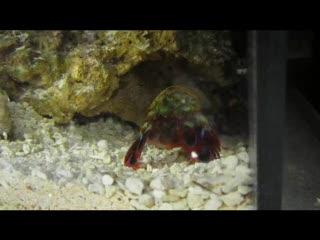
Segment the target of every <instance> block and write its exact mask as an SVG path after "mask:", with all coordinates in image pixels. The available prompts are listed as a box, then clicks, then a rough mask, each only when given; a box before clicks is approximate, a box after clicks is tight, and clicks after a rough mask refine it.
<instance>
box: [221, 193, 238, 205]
mask: <svg viewBox="0 0 320 240" xmlns="http://www.w3.org/2000/svg"><path fill="white" fill-rule="evenodd" d="M220 198H221V200H222V201H223V202H224V203H225V204H226V205H227V206H228V207H234V206H236V205H239V204H240V203H241V202H242V201H243V197H242V196H241V194H240V193H239V192H232V193H228V194H226V195H223V196H221V197H220Z"/></svg>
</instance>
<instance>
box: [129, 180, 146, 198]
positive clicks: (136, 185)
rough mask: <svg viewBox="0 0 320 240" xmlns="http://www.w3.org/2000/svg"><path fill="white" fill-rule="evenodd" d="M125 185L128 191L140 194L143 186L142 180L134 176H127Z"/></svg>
mask: <svg viewBox="0 0 320 240" xmlns="http://www.w3.org/2000/svg"><path fill="white" fill-rule="evenodd" d="M125 186H126V188H127V189H128V190H129V192H132V193H134V194H137V195H141V194H142V191H143V188H144V184H143V182H142V181H141V180H140V179H139V178H135V177H130V178H127V180H126V183H125Z"/></svg>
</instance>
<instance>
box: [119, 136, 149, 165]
mask: <svg viewBox="0 0 320 240" xmlns="http://www.w3.org/2000/svg"><path fill="white" fill-rule="evenodd" d="M146 140H147V133H145V134H143V135H140V137H139V138H138V139H137V140H136V141H135V142H134V143H133V144H132V145H131V147H130V148H129V150H128V152H127V154H126V157H125V160H124V164H125V165H126V166H127V167H131V168H133V169H135V170H137V169H139V168H140V167H141V165H142V164H141V161H140V160H141V153H142V151H143V148H144V145H145V143H146Z"/></svg>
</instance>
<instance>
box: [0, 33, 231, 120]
mask: <svg viewBox="0 0 320 240" xmlns="http://www.w3.org/2000/svg"><path fill="white" fill-rule="evenodd" d="M231 49H232V48H231V42H230V37H229V34H228V32H227V31H226V32H225V31H1V32H0V63H1V64H0V65H1V67H0V87H2V88H3V89H5V90H6V91H7V92H8V95H9V96H10V97H13V98H14V99H17V100H18V99H20V100H25V101H28V102H29V103H30V104H31V105H32V106H33V107H34V108H35V109H36V110H37V111H38V112H39V113H41V114H42V115H44V116H50V117H52V118H53V119H54V120H55V122H56V123H69V122H70V121H71V120H72V119H73V117H74V116H75V115H78V114H80V115H83V116H86V117H91V116H97V115H99V114H101V113H105V112H111V113H114V114H117V115H119V116H120V117H122V118H123V119H124V120H127V121H133V122H135V123H137V124H138V125H139V124H140V123H141V119H140V118H139V116H143V115H144V114H145V111H146V108H147V107H148V104H149V102H151V99H153V98H154V97H155V96H156V95H157V94H158V93H159V91H160V90H162V89H163V88H164V87H166V86H167V85H168V84H172V79H166V78H165V77H163V76H162V77H161V76H160V77H159V78H158V79H161V80H160V81H159V80H157V81H152V80H151V79H152V77H150V75H148V74H147V76H146V77H145V78H144V79H141V78H139V77H137V76H136V75H134V76H133V77H132V76H131V77H130V76H129V77H128V76H127V75H128V74H129V75H130V73H131V72H132V71H134V69H135V68H136V67H137V66H138V65H141V64H142V63H145V62H153V61H160V62H163V61H164V62H166V61H169V62H172V59H173V60H174V61H175V60H176V59H184V61H186V62H187V63H188V64H189V65H191V66H196V68H198V67H201V68H204V72H206V71H207V72H210V71H211V72H212V69H215V70H214V71H213V72H215V73H210V74H209V75H208V76H211V77H206V78H204V79H209V81H213V82H216V83H217V84H221V83H222V82H223V83H225V81H224V78H223V66H224V63H225V62H227V61H229V60H230V59H231V58H232V56H233V53H232V50H231ZM170 59H171V60H170ZM169 65H170V63H169ZM168 71H171V70H168ZM147 72H148V71H147ZM153 72H157V71H155V70H153ZM164 72H165V71H164ZM216 73H218V74H216ZM221 75H222V76H221ZM150 85H151V87H150ZM206 85H207V84H206ZM152 89H153V90H152ZM130 92H131V94H128V93H130ZM142 96H143V98H144V100H143V101H142V100H141V98H142ZM124 106H125V107H124ZM120 110H122V111H120ZM123 110H124V111H123ZM134 112H136V113H137V114H134Z"/></svg>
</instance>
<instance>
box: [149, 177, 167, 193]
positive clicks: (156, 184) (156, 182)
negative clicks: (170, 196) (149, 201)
mask: <svg viewBox="0 0 320 240" xmlns="http://www.w3.org/2000/svg"><path fill="white" fill-rule="evenodd" d="M150 187H151V188H152V189H155V190H165V186H164V185H163V183H162V181H161V178H160V177H157V178H155V179H153V180H152V181H151V182H150Z"/></svg>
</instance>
